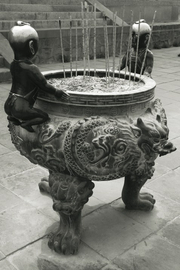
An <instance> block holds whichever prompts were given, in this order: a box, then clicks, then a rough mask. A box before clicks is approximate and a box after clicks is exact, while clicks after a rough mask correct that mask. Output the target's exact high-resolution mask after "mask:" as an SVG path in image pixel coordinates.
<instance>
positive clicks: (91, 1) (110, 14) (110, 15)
mask: <svg viewBox="0 0 180 270" xmlns="http://www.w3.org/2000/svg"><path fill="white" fill-rule="evenodd" d="M86 2H88V3H89V4H91V5H93V6H94V4H95V3H96V8H97V9H98V10H100V11H101V12H102V13H103V14H104V15H105V16H106V17H108V18H109V19H111V20H112V21H114V13H113V12H112V11H111V10H109V9H108V8H107V7H105V6H104V5H102V4H101V3H100V2H99V1H97V0H86ZM116 24H117V25H119V26H122V19H121V18H120V17H118V16H116ZM123 25H124V26H128V24H127V23H126V22H124V23H123Z"/></svg>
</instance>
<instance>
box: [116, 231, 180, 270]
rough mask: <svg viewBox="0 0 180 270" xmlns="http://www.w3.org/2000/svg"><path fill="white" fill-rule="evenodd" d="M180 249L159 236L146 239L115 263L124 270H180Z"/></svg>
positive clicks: (118, 258)
mask: <svg viewBox="0 0 180 270" xmlns="http://www.w3.org/2000/svg"><path fill="white" fill-rule="evenodd" d="M179 254H180V249H179V248H178V247H176V246H174V245H172V244H171V243H169V242H168V241H166V240H164V239H162V238H161V237H160V236H158V235H153V236H151V237H150V238H146V239H145V240H143V241H142V242H140V243H139V244H138V245H136V246H134V247H133V248H131V249H130V250H128V251H127V252H126V253H124V254H123V255H121V256H119V257H116V258H115V259H114V260H113V262H114V263H115V264H117V265H118V266H119V267H120V268H122V269H123V270H179V266H180V256H179Z"/></svg>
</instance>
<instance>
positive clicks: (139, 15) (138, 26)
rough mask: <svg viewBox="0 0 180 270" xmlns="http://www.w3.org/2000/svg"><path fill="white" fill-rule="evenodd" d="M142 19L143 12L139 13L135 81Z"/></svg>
mask: <svg viewBox="0 0 180 270" xmlns="http://www.w3.org/2000/svg"><path fill="white" fill-rule="evenodd" d="M140 19H141V12H140V13H139V25H138V37H137V45H136V60H135V68H134V82H135V79H136V70H137V60H138V52H139V38H140Z"/></svg>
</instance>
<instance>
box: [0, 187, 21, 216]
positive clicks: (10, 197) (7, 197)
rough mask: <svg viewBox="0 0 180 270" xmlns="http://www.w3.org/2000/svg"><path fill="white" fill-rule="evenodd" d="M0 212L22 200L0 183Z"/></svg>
mask: <svg viewBox="0 0 180 270" xmlns="http://www.w3.org/2000/svg"><path fill="white" fill-rule="evenodd" d="M0 198H1V203H0V213H2V212H3V211H6V210H7V209H9V208H12V207H13V206H15V205H19V204H21V203H22V200H21V199H20V198H19V197H18V196H17V195H15V194H13V193H12V192H11V191H10V190H8V189H6V188H5V187H3V186H2V185H0ZM0 221H1V220H0Z"/></svg>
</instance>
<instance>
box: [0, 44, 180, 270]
mask: <svg viewBox="0 0 180 270" xmlns="http://www.w3.org/2000/svg"><path fill="white" fill-rule="evenodd" d="M153 53H154V57H155V63H154V69H153V78H154V80H155V81H156V83H157V87H156V97H157V98H160V99H161V101H162V103H163V105H164V108H165V110H166V114H167V117H168V126H169V128H170V139H171V141H172V142H173V143H174V145H175V146H176V147H177V151H176V152H174V153H172V154H170V155H167V156H164V157H161V158H158V159H157V161H156V171H155V174H154V176H153V177H152V179H151V180H149V181H148V182H147V183H146V185H145V186H144V188H143V190H145V191H148V192H150V193H152V194H153V195H154V197H155V198H156V204H155V208H154V210H153V211H151V212H141V211H128V210H125V208H124V205H123V203H122V200H121V197H120V196H121V190H122V186H123V179H117V180H114V181H109V182H98V183H95V184H96V185H95V188H94V193H93V196H92V197H91V198H90V200H89V202H88V203H87V205H86V206H85V207H84V210H83V232H82V237H81V239H82V242H81V246H80V249H79V254H78V255H76V256H63V255H57V254H55V253H54V252H52V251H51V250H49V249H48V247H47V241H48V239H47V236H46V235H47V234H48V233H49V232H50V231H51V230H54V229H55V227H56V226H57V224H58V216H57V214H56V213H55V212H54V211H53V210H52V201H51V199H50V198H48V197H47V196H43V195H42V194H40V192H39V190H38V182H39V181H40V179H41V178H42V177H43V176H46V175H47V171H46V170H45V169H43V168H40V167H39V166H36V165H34V164H31V163H30V162H29V161H28V160H27V159H26V158H24V157H22V156H21V155H20V154H19V152H18V151H17V150H16V149H15V148H14V146H13V145H12V143H11V140H10V135H9V133H8V129H7V120H6V115H5V113H4V110H3V104H4V101H5V99H6V97H7V95H8V92H9V89H10V86H11V85H10V83H2V84H0V104H1V107H0V117H1V121H0V129H1V136H0V166H1V170H0V269H1V270H39V269H40V270H60V269H61V270H100V269H101V270H117V269H121V270H179V269H180V233H179V232H180V124H179V123H180V58H178V57H177V54H178V53H180V48H175V47H172V48H168V49H161V50H153ZM117 60H118V59H117ZM103 62H104V61H103V60H99V61H98V67H102V65H104V63H103ZM79 65H81V63H79ZM40 68H41V70H51V69H58V68H60V66H59V67H58V65H41V66H40ZM52 258H53V263H51V264H49V261H50V260H51V259H52ZM58 265H59V266H58Z"/></svg>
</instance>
